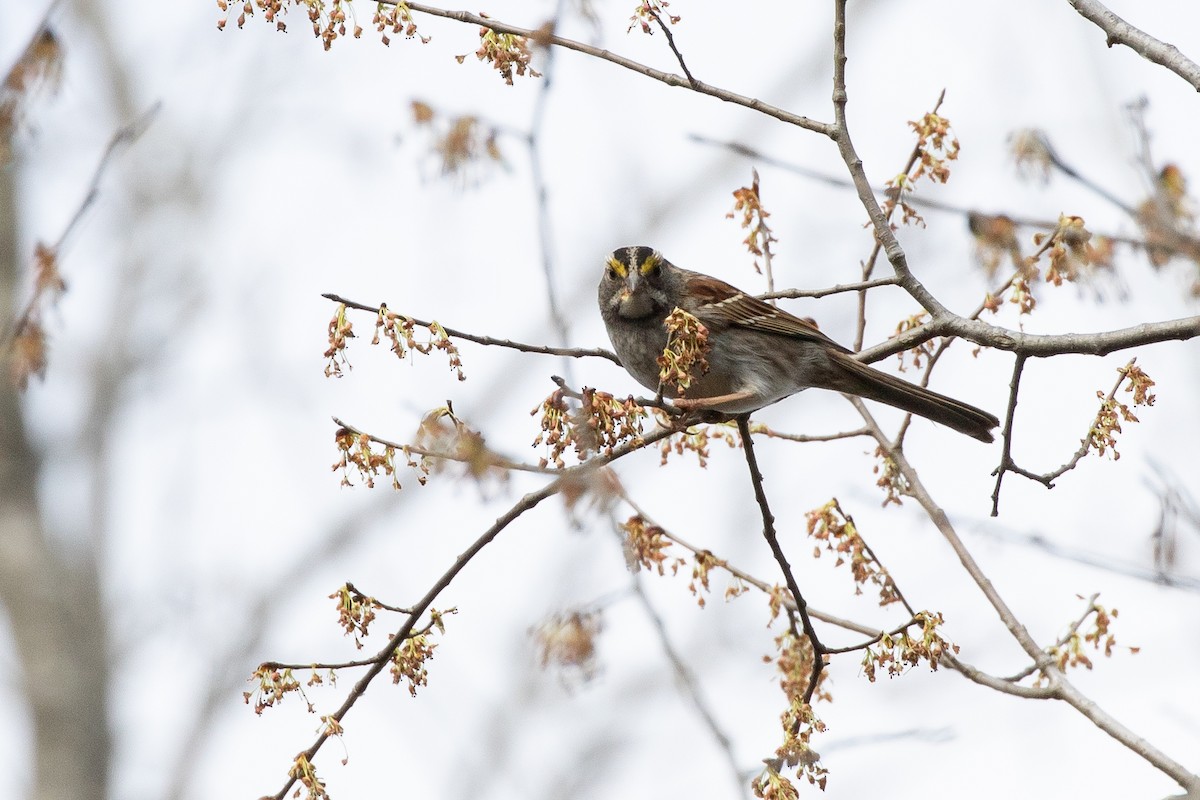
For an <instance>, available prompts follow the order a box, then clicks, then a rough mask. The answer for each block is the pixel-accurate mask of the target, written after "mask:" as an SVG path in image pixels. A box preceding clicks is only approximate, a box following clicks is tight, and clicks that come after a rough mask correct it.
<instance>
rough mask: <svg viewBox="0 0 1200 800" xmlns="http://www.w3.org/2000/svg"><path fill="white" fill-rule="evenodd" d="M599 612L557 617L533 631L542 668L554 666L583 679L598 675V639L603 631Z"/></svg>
mask: <svg viewBox="0 0 1200 800" xmlns="http://www.w3.org/2000/svg"><path fill="white" fill-rule="evenodd" d="M603 627H604V626H603V621H602V620H601V617H600V614H599V613H598V612H590V613H589V612H582V611H571V612H569V613H564V614H555V615H553V616H552V617H550V618H549V619H546V620H544V621H543V622H542V623H541V624H540V625H538V627H537V628H536V629H535V630H534V631H533V638H534V643H535V645H536V647H537V650H538V661H539V663H540V664H541V666H542V669H549V668H550V667H555V668H557V669H559V670H562V671H563V672H564V673H569V674H574V675H579V676H580V677H581V678H582V679H583V680H585V681H587V680H591V678H592V677H594V676H595V674H596V670H597V666H596V637H597V636H599V635H600V631H601V630H602V629H603Z"/></svg>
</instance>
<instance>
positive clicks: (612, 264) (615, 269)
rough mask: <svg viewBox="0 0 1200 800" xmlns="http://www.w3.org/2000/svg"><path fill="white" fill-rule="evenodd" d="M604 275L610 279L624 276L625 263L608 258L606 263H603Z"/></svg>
mask: <svg viewBox="0 0 1200 800" xmlns="http://www.w3.org/2000/svg"><path fill="white" fill-rule="evenodd" d="M604 277H606V278H608V280H610V281H615V280H620V279H621V278H624V277H625V265H624V264H622V263H621V262H620V261H617V260H616V259H615V258H610V259H609V260H608V263H607V264H605V265H604Z"/></svg>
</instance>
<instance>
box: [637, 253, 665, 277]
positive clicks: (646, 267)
mask: <svg viewBox="0 0 1200 800" xmlns="http://www.w3.org/2000/svg"><path fill="white" fill-rule="evenodd" d="M661 263H662V259H661V258H659V257H658V254H656V253H651V254H650V255H648V256H646V258H645V260H644V261H642V263H641V264H640V265H639V266H638V269H639V270H640V271H641V273H642V274H643V275H649V274H650V273H651V272H654V270H656V269H658V265H659V264H661Z"/></svg>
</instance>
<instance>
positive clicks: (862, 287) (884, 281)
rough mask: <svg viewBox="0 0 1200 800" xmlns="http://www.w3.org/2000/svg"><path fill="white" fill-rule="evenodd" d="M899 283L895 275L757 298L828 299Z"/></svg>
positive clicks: (764, 295)
mask: <svg viewBox="0 0 1200 800" xmlns="http://www.w3.org/2000/svg"><path fill="white" fill-rule="evenodd" d="M897 283H899V281H897V280H896V276H894V275H893V276H890V277H887V278H875V279H874V280H870V281H859V282H857V283H839V284H838V285H837V286H830V287H828V288H825V289H784V290H783V291H782V292H767V293H766V294H760V295H757V297H758V299H759V300H774V299H776V298H779V299H795V298H799V297H827V296H828V295H831V294H841V293H842V292H863V291H866V290H867V289H874V288H875V287H877V286H895V285H896V284H897Z"/></svg>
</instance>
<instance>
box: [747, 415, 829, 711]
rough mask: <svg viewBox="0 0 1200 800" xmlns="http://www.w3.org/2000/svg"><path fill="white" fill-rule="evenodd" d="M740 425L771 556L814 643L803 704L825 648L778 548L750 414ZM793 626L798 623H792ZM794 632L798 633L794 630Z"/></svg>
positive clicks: (817, 675)
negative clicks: (752, 433) (755, 448)
mask: <svg viewBox="0 0 1200 800" xmlns="http://www.w3.org/2000/svg"><path fill="white" fill-rule="evenodd" d="M737 426H738V432H739V433H740V434H741V435H742V450H743V451H744V452H745V453H746V466H747V467H748V468H749V469H750V482H751V483H753V484H754V499H755V500H757V501H758V507H759V510H760V511H762V520H763V538H764V539H766V540H767V544H768V545H769V546H770V548H771V554H772V555H774V556H775V561H776V563H778V564H779V569H780V570H781V571H782V572H783V578H784V580H785V581H786V582H787V587H788V591H790V592H791V593H792V597H793V598H794V599H795V601H796V611H797V613H799V615H800V622H801V625H802V626H803V628H804V635H805V636H807V637H808V641H809V642H810V643H811V644H812V648H813V666H812V675H811V677H810V678H809V681H808V688H807V689H806V690H805V691H804V702H805V703H811V702H812V696H813V693H814V692H815V691H816V690H817V683H818V682H819V681H820V680H821V672H822V671H823V670H824V669H825V646H824V645H822V644H821V640H820V639H819V638H818V637H817V631H816V629H815V628H813V624H812V619H811V618H810V617H809V614H808V603H806V602H805V600H804V595H802V594H801V593H800V587H799V585H798V584H797V583H796V576H795V575H794V574H793V573H792V565H791V564H789V563H788V560H787V556H786V555H785V554H784V552H783V548H782V547H780V545H779V537H777V536H776V535H775V515H774V514H772V513H771V508H770V506H769V505H768V504H767V494H766V492H765V491H764V490H763V482H762V481H763V478H762V472H760V471H759V469H758V459H757V458H756V457H755V456H754V441H753V437H752V436H751V434H750V415H749V414H740V415H738V417H737ZM794 627H795V624H794V623H793V628H794ZM793 633H795V631H794V630H793Z"/></svg>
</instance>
